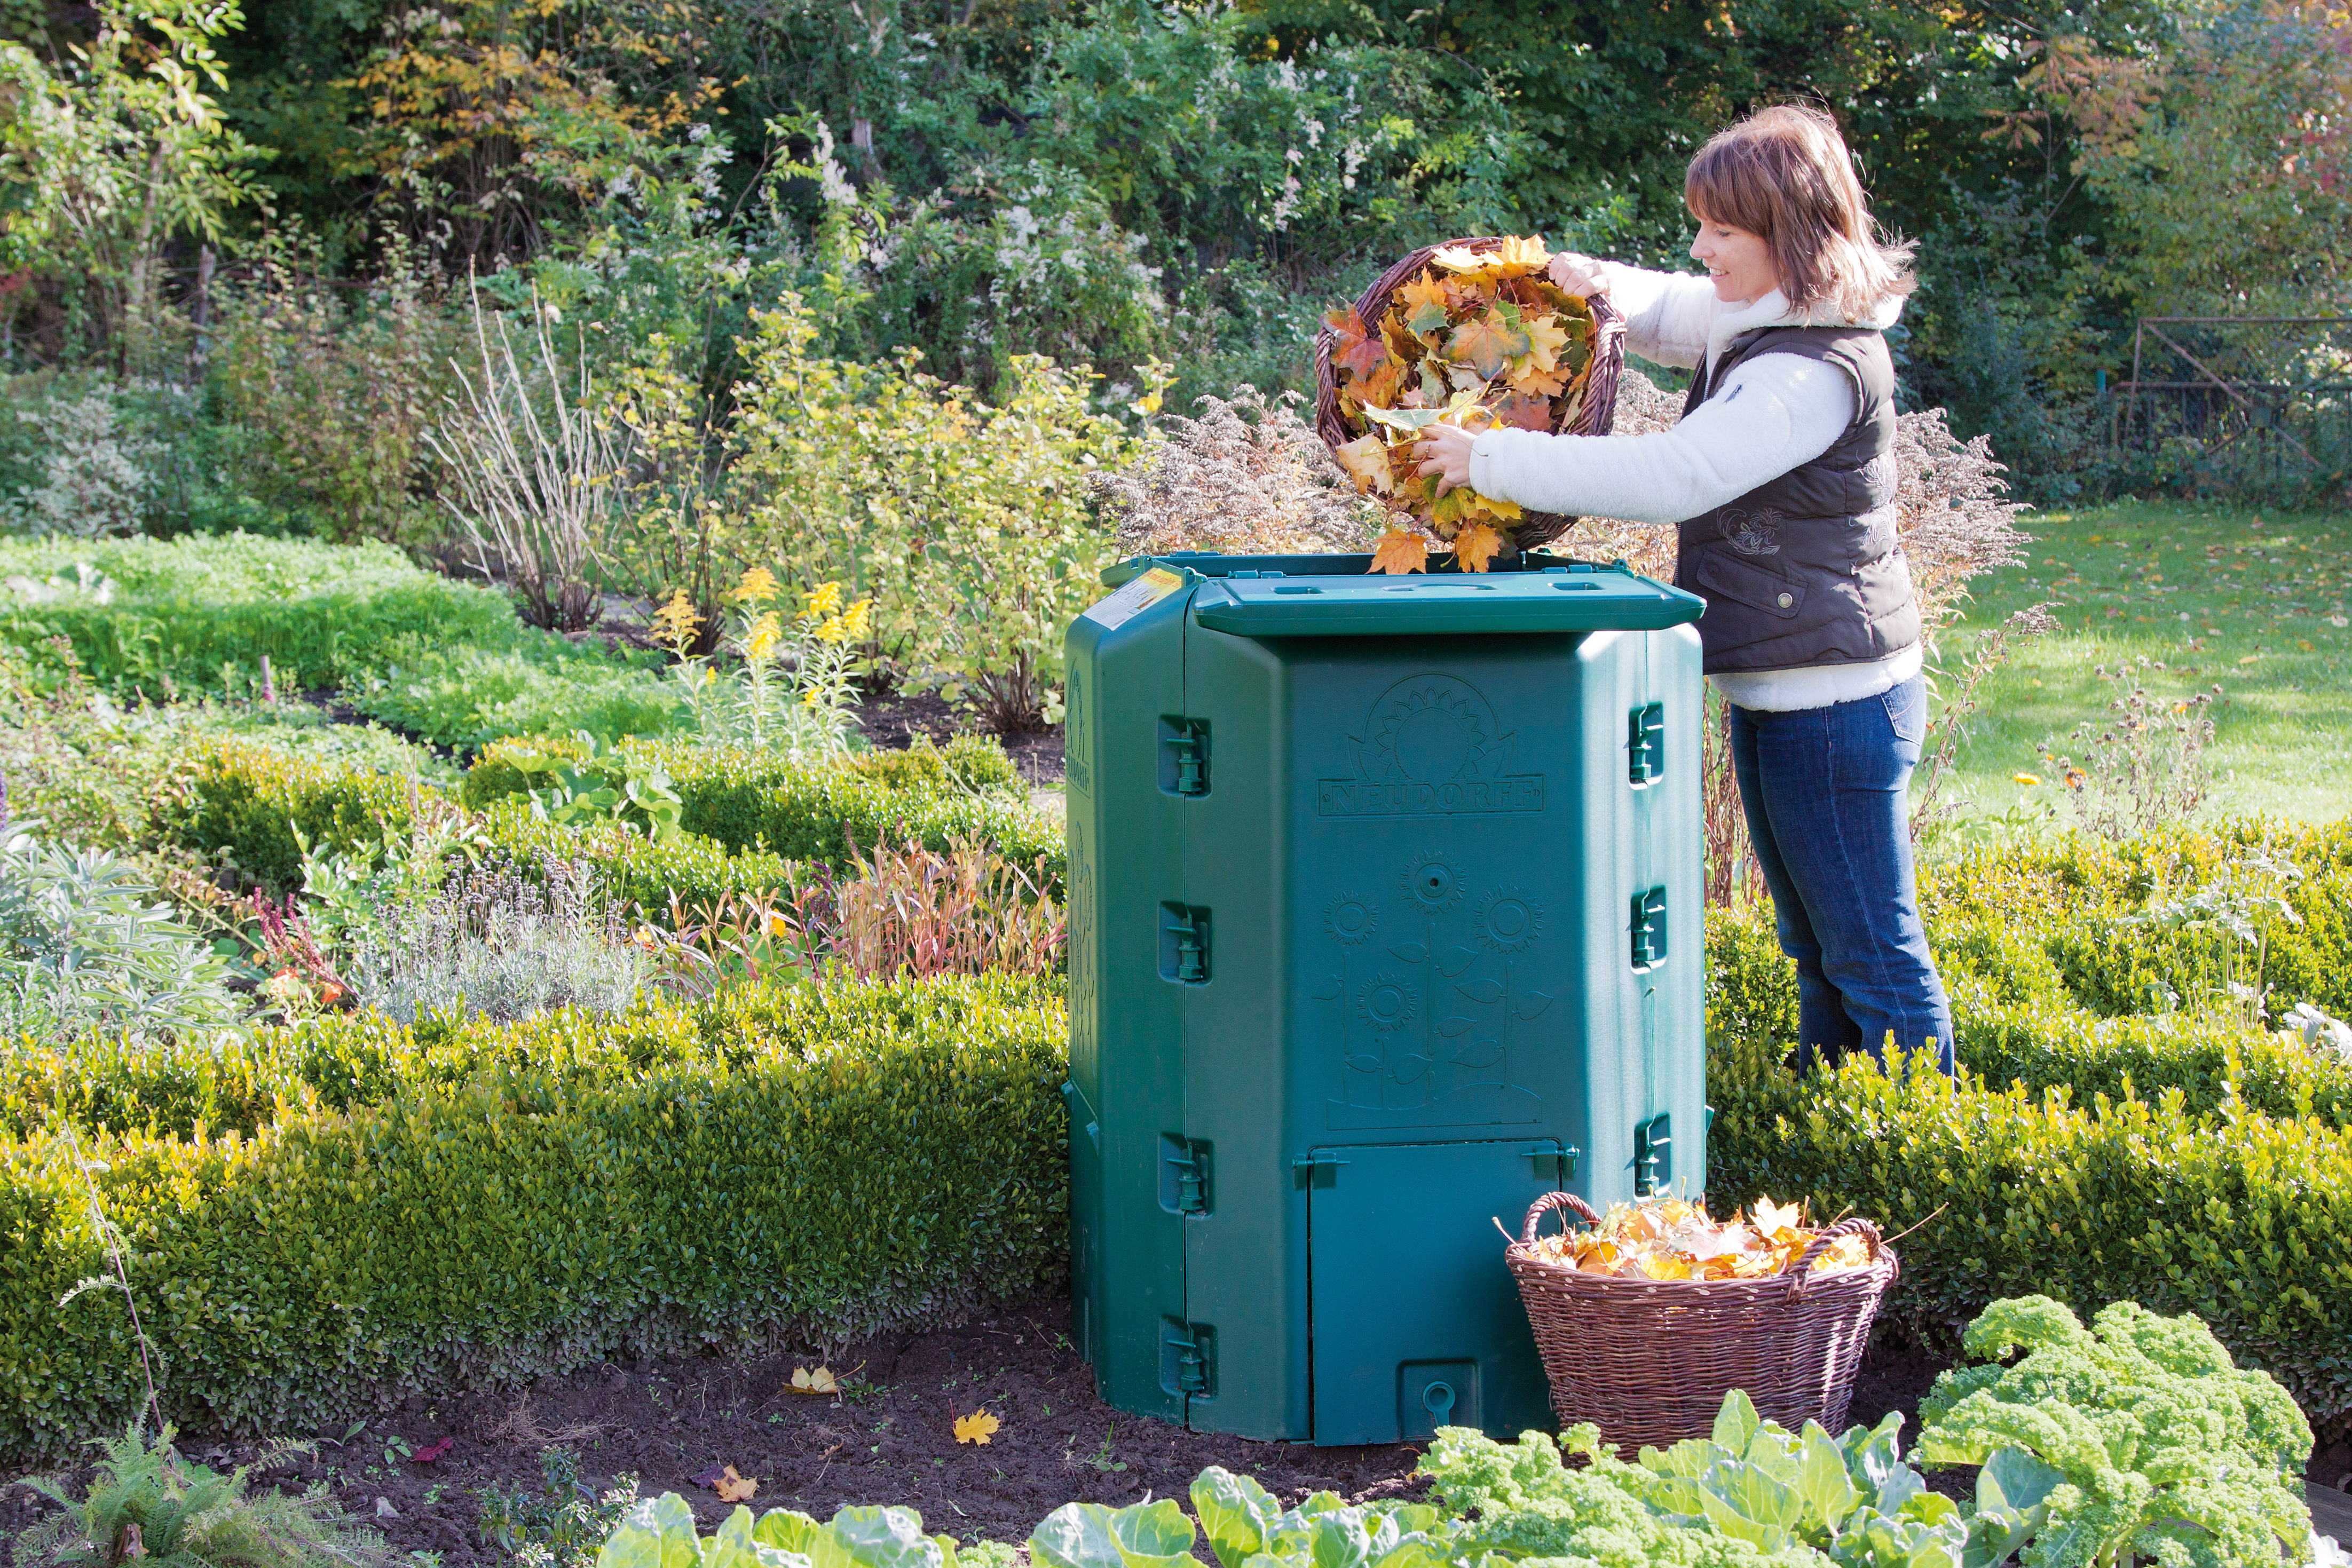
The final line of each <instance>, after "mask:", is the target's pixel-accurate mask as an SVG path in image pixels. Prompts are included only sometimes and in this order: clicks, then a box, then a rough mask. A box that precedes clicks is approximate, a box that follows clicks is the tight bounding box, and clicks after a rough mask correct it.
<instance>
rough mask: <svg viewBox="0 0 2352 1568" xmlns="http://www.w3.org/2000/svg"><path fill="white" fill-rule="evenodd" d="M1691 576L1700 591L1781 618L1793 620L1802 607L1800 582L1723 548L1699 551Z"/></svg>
mask: <svg viewBox="0 0 2352 1568" xmlns="http://www.w3.org/2000/svg"><path fill="white" fill-rule="evenodd" d="M1691 580H1692V581H1693V582H1694V583H1696V585H1697V586H1698V588H1699V590H1700V591H1702V592H1706V593H1719V594H1721V595H1722V596H1723V597H1724V598H1726V599H1731V600H1737V601H1738V602H1739V603H1742V604H1745V605H1747V606H1748V607H1749V608H1750V609H1753V610H1761V611H1762V612H1764V613H1766V614H1767V615H1778V616H1779V617H1780V618H1781V619H1782V620H1784V621H1793V620H1795V619H1796V617H1797V612H1799V611H1801V610H1802V609H1803V608H1804V607H1805V585H1804V584H1803V583H1801V582H1799V581H1797V580H1794V579H1792V578H1788V577H1783V576H1781V575H1780V573H1779V572H1777V571H1773V570H1769V569H1768V568H1766V567H1762V566H1759V565H1758V564H1757V563H1756V562H1754V561H1752V560H1748V559H1742V558H1741V557H1739V556H1736V555H1731V554H1728V553H1727V552H1725V551H1722V550H1712V549H1711V550H1706V551H1703V552H1701V553H1700V555H1699V558H1698V559H1697V560H1696V562H1694V563H1693V565H1692V569H1691Z"/></svg>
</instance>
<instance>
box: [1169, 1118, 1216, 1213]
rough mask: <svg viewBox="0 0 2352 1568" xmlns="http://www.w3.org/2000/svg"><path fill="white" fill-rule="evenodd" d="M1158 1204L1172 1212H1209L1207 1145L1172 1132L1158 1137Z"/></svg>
mask: <svg viewBox="0 0 2352 1568" xmlns="http://www.w3.org/2000/svg"><path fill="white" fill-rule="evenodd" d="M1160 1207H1162V1208H1164V1209H1166V1210H1167V1211H1168V1212H1169V1213H1171V1214H1206V1213H1208V1212H1209V1145H1207V1144H1205V1143H1199V1142H1195V1141H1194V1140H1192V1139H1191V1138H1180V1137H1178V1136H1176V1135H1175V1134H1172V1133H1163V1134H1160Z"/></svg>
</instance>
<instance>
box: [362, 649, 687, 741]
mask: <svg viewBox="0 0 2352 1568" xmlns="http://www.w3.org/2000/svg"><path fill="white" fill-rule="evenodd" d="M530 637H531V640H530V641H528V642H525V643H520V645H518V646H514V647H495V648H485V647H466V646H463V645H458V646H454V647H452V646H445V645H443V643H441V641H440V639H439V638H438V637H437V636H436V638H435V639H434V641H433V642H432V643H424V642H423V641H421V640H420V639H416V638H414V637H412V638H409V639H407V640H405V641H404V642H402V643H396V644H394V645H393V646H391V647H389V648H387V649H385V650H384V652H383V664H382V667H381V668H380V669H374V670H370V671H368V672H366V673H365V674H362V676H361V678H360V679H358V680H357V681H355V682H354V683H353V684H352V685H351V686H350V687H349V688H348V689H347V690H346V691H345V692H344V693H343V696H344V700H346V701H347V702H349V703H350V704H351V705H352V706H353V707H354V708H356V709H358V710H359V711H360V712H361V713H363V714H366V715H367V716H369V717H371V718H374V719H380V720H382V721H383V723H385V724H389V725H396V726H398V727H400V728H402V729H404V730H407V731H408V732H409V733H411V734H413V735H416V736H421V737H424V738H425V739H426V740H429V741H431V742H433V743H434V744H435V745H436V746H446V747H450V748H451V749H453V750H455V751H457V752H460V753H464V752H470V751H473V750H475V749H477V748H478V747H482V746H485V745H488V743H489V742H491V741H493V740H496V739H497V738H498V737H500V736H506V735H541V734H544V735H562V736H567V737H568V736H570V735H571V734H572V732H573V731H575V730H583V729H584V730H586V731H587V732H588V733H589V734H591V735H593V736H595V737H597V738H598V739H600V740H604V741H614V740H618V739H619V738H620V737H623V736H625V735H662V734H666V733H667V732H668V731H669V730H671V729H673V728H675V727H676V726H677V713H678V706H679V699H678V696H677V693H676V691H675V690H674V689H673V688H672V687H671V686H670V685H668V684H667V682H665V681H664V680H663V679H662V678H661V676H660V675H659V674H656V672H654V671H653V670H650V669H646V668H641V667H636V666H633V665H631V664H625V663H623V662H621V661H619V660H616V659H614V658H613V657H611V656H609V655H608V654H606V653H604V651H603V650H602V649H601V648H599V647H597V646H596V645H594V644H593V643H590V644H585V645H583V644H579V643H572V642H569V641H567V640H566V639H564V638H562V637H556V636H551V635H548V634H546V633H531V634H530Z"/></svg>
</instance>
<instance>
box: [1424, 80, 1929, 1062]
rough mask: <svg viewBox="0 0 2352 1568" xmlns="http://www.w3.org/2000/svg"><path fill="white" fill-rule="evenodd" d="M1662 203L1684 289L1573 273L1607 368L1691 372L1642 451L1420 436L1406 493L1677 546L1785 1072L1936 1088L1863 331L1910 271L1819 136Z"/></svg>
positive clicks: (1876, 420)
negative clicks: (1717, 720) (1598, 314)
mask: <svg viewBox="0 0 2352 1568" xmlns="http://www.w3.org/2000/svg"><path fill="white" fill-rule="evenodd" d="M1684 197H1685V202H1686V203H1687V204H1688V205H1689V207H1690V210H1691V214H1692V215H1693V216H1694V217H1695V218H1696V219H1697V220H1698V232H1697V235H1696V238H1695V239H1694V240H1693V241H1692V243H1691V248H1690V254H1691V256H1692V257H1693V259H1695V260H1697V261H1699V262H1702V263H1704V264H1705V265H1706V269H1707V276H1706V279H1705V280H1701V279H1699V278H1696V277H1686V276H1685V277H1676V276H1670V275H1666V274H1661V273H1651V272H1643V271H1639V270H1637V269H1635V268H1633V267H1624V266H1621V265H1618V264H1615V263H1610V262H1593V261H1589V260H1587V259H1585V258H1583V257H1580V256H1562V257H1555V258H1554V259H1553V261H1552V262H1551V264H1550V267H1549V277H1550V278H1551V280H1552V281H1553V282H1554V283H1555V284H1557V285H1558V286H1559V287H1561V288H1563V289H1566V290H1568V291H1570V292H1571V293H1578V292H1580V293H1584V294H1590V293H1592V292H1594V291H1596V290H1606V291H1608V292H1609V293H1611V294H1612V296H1613V297H1614V298H1615V299H1616V301H1617V303H1618V305H1619V307H1620V308H1622V310H1623V311H1624V313H1625V315H1626V317H1627V329H1626V348H1627V350H1629V351H1630V352H1633V353H1636V354H1640V355H1642V356H1643V357H1644V358H1646V359H1650V360H1654V361H1658V362H1660V363H1663V364H1670V365H1687V366H1690V367H1692V368H1693V370H1694V371H1696V374H1695V375H1694V377H1693V379H1692V385H1691V390H1690V394H1689V399H1688V401H1687V402H1686V403H1685V412H1684V415H1683V418H1682V421H1681V423H1678V424H1676V425H1675V426H1674V428H1673V429H1671V430H1668V431H1663V432H1659V433H1655V434H1645V435H1628V436H1573V435H1547V434H1540V433H1538V432H1535V431H1528V430H1515V429H1507V428H1497V429H1490V430H1487V431H1485V432H1483V433H1480V434H1476V435H1475V436H1474V435H1472V434H1468V433H1466V432H1463V431H1456V430H1448V429H1445V428H1444V427H1443V426H1433V427H1432V428H1431V430H1430V432H1429V435H1430V439H1428V440H1427V441H1426V442H1424V443H1423V444H1422V446H1421V447H1420V448H1419V449H1418V455H1420V456H1421V457H1422V458H1423V467H1422V469H1421V472H1422V473H1423V474H1424V475H1432V476H1437V478H1438V479H1439V481H1440V483H1441V485H1442V486H1455V485H1467V486H1470V487H1471V488H1472V489H1474V490H1475V491H1477V492H1478V493H1479V494H1480V495H1483V496H1491V497H1496V498H1498V499H1500V500H1504V501H1507V502H1516V503H1517V504H1518V505H1520V506H1523V507H1528V508H1529V509H1531V510H1537V511H1545V512H1565V513H1571V514H1587V515H1591V514H1598V515H1601V516H1604V517H1624V518H1629V519H1632V520H1634V521H1637V522H1650V523H1661V524H1663V523H1673V524H1675V526H1676V528H1677V551H1676V560H1675V585H1676V586H1677V587H1679V588H1683V589H1685V590H1687V591H1691V592H1694V593H1697V594H1701V595H1704V596H1705V597H1706V601H1707V610H1706V615H1705V616H1704V617H1703V618H1702V619H1701V620H1700V622H1699V623H1698V631H1699V636H1700V639H1701V641H1702V643H1704V644H1705V648H1706V673H1707V675H1708V678H1709V680H1710V681H1711V682H1712V683H1713V684H1714V685H1715V686H1716V688H1717V690H1718V691H1719V692H1721V693H1722V695H1724V696H1725V697H1726V698H1727V700H1728V701H1729V702H1730V704H1731V705H1732V708H1731V721H1732V723H1731V738H1732V754H1733V760H1734V764H1735V767H1736V769H1737V771H1738V779H1739V792H1740V799H1741V800H1742V802H1743V804H1744V806H1745V808H1746V810H1747V815H1748V829H1749V832H1750V835H1751V838H1752V841H1753V842H1754V845H1755V848H1756V855H1757V860H1758V862H1759V864H1760V865H1761V866H1762V868H1763V872H1764V880H1765V883H1766V885H1767V886H1768V887H1769V889H1770V890H1771V894H1772V902H1773V904H1774V905H1775V907H1776V908H1777V910H1778V911H1779V915H1780V941H1781V945H1782V946H1783V947H1785V948H1786V950H1787V951H1788V953H1789V955H1790V956H1791V957H1792V958H1794V959H1796V961H1797V966H1798V974H1799V977H1800V987H1801V997H1802V1000H1803V1007H1802V1013H1801V1021H1800V1040H1799V1045H1800V1051H1801V1057H1802V1059H1803V1060H1805V1061H1811V1057H1812V1055H1813V1053H1814V1052H1815V1051H1826V1052H1827V1053H1829V1054H1830V1055H1832V1056H1836V1055H1840V1054H1843V1052H1844V1051H1848V1050H1852V1049H1856V1048H1860V1049H1864V1050H1868V1051H1873V1052H1874V1053H1875V1052H1877V1051H1880V1050H1881V1048H1882V1046H1883V1045H1884V1043H1885V1041H1887V1040H1890V1039H1891V1040H1895V1042H1897V1043H1899V1044H1900V1045H1902V1046H1903V1047H1904V1049H1905V1050H1906V1051H1927V1052H1928V1053H1929V1054H1930V1055H1932V1056H1935V1057H1937V1058H1939V1059H1940V1060H1941V1061H1942V1062H1943V1064H1944V1067H1945V1070H1946V1071H1950V1064H1951V1035H1952V1029H1951V1013H1950V1007H1949V1005H1948V1002H1947V1001H1946V999H1945V996H1944V990H1943V986H1942V983H1941V982H1940V981H1939V980H1938V979H1937V974H1936V968H1935V964H1934V960H1933V959H1932V958H1931V957H1930V956H1928V953H1927V941H1926V937H1925V936H1924V934H1923V933H1922V931H1921V928H1920V923H1919V917H1918V913H1917V909H1916V900H1915V897H1914V893H1913V887H1912V866H1911V846H1910V832H1909V826H1908V821H1907V813H1906V794H1907V790H1908V789H1909V784H1910V779H1911V772H1912V769H1913V768H1915V767H1916V765H1917V762H1918V760H1919V747H1920V742H1921V739H1922V737H1924V735H1925V733H1926V728H1927V691H1926V687H1925V684H1924V682H1923V681H1922V679H1921V677H1920V664H1921V655H1920V630H1921V622H1920V608H1919V601H1918V596H1917V593H1916V591H1915V587H1914V584H1913V581H1912V577H1911V569H1910V564H1909V562H1908V561H1907V560H1906V559H1905V557H1904V553H1903V549H1902V547H1901V545H1900V544H1899V543H1898V541H1897V538H1896V527H1895V525H1896V518H1897V507H1896V505H1895V500H1896V496H1897V491H1898V485H1897V473H1896V465H1895V438H1896V419H1895V371H1894V363H1893V361H1892V360H1891V359H1890V357H1889V356H1888V353H1887V349H1886V341H1885V337H1884V336H1883V335H1882V334H1883V332H1884V329H1885V328H1887V327H1890V326H1892V325H1894V324H1895V320H1896V319H1898V318H1899V317H1900V316H1901V314H1902V309H1903V299H1904V297H1905V295H1906V294H1907V293H1908V292H1909V291H1910V288H1911V287H1912V280H1911V278H1910V277H1909V274H1908V272H1907V270H1906V268H1907V266H1908V263H1909V259H1910V248H1909V246H1906V245H1901V244H1895V243H1888V242H1885V241H1883V240H1881V239H1880V238H1879V236H1878V235H1877V232H1876V228H1875V225H1874V224H1873V222H1872V219H1871V216H1870V211H1869V206H1868V204H1867V202H1866V200H1865V198H1864V194H1863V190H1862V185H1861V183H1860V181H1858V180H1857V179H1856V178H1855V176H1854V172H1853V158H1852V155H1851V154H1850V153H1849V152H1847V150H1846V146H1845V143H1844V141H1843V139H1842V138H1841V137H1840V136H1839V134H1838V131H1837V127H1836V124H1835V123H1834V122H1833V121H1832V120H1830V119H1829V117H1828V116H1826V115H1824V114H1822V113H1821V112H1819V111H1817V110H1811V109H1799V108H1793V107H1782V108H1777V109H1768V110H1763V111H1762V112H1760V113H1758V114H1756V115H1754V116H1751V117H1750V118H1749V119H1748V120H1743V121H1741V122H1739V123H1738V124H1737V125H1734V126H1733V127H1731V128H1730V129H1729V130H1727V131H1723V132H1721V133H1720V134H1719V135H1717V136H1716V137H1715V138H1713V139H1712V140H1711V141H1708V142H1707V143H1706V146H1704V147H1703V148H1701V149H1700V150H1699V152H1698V155H1697V156H1696V158H1694V159H1693V160H1692V161H1691V164H1690V169H1689V172H1688V174H1687V176H1686V177H1685V183H1684Z"/></svg>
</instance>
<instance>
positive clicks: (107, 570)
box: [0, 534, 527, 697]
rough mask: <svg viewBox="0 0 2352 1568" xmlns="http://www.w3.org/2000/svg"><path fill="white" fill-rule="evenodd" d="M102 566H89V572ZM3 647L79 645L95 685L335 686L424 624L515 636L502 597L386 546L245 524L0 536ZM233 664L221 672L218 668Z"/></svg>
mask: <svg viewBox="0 0 2352 1568" xmlns="http://www.w3.org/2000/svg"><path fill="white" fill-rule="evenodd" d="M93 572H94V573H96V574H99V575H96V576H93V575H91V574H92V573H93ZM9 578H22V579H26V580H28V581H29V582H30V584H31V585H32V586H31V587H30V588H29V589H28V588H26V587H24V586H21V585H19V586H17V587H15V588H10V587H6V586H0V645H6V644H14V645H15V646H16V647H18V648H20V649H22V650H24V651H25V653H26V656H27V657H28V658H29V659H30V660H31V662H32V663H33V664H35V665H36V666H39V665H43V664H51V663H54V660H55V655H54V654H53V653H51V652H50V650H49V640H50V639H51V638H54V637H62V638H64V639H66V640H67V641H68V643H71V644H72V646H73V650H74V653H75V655H76V656H77V657H78V658H79V660H80V661H81V664H82V666H83V668H84V669H86V670H87V671H89V674H91V675H92V676H93V677H94V678H95V679H97V680H98V681H99V682H100V684H101V685H107V686H110V687H111V688H114V689H116V690H134V689H135V690H139V691H143V692H145V693H146V694H147V695H150V696H155V697H160V696H162V695H163V694H164V690H165V687H166V684H167V683H169V684H171V685H177V686H180V687H183V688H190V689H197V690H207V691H213V690H219V689H221V688H222V687H223V686H224V685H240V686H241V684H242V683H244V682H246V681H248V680H249V681H253V682H258V680H259V678H260V660H261V655H263V654H264V653H267V654H268V655H269V660H270V664H271V665H272V667H273V669H274V671H275V673H276V675H277V680H278V687H279V689H280V690H283V691H300V690H305V689H308V688H311V687H318V686H340V685H345V684H346V683H348V682H350V681H352V680H353V679H354V678H355V677H357V676H358V675H360V674H362V673H364V672H367V671H370V670H373V669H375V668H377V667H379V666H380V665H381V664H382V663H383V658H384V656H385V653H386V651H387V650H388V649H389V648H391V647H392V646H393V645H394V644H395V643H400V642H401V641H402V640H404V639H406V638H409V637H411V636H413V635H414V634H415V632H416V631H417V629H418V628H420V627H431V628H432V629H433V636H434V638H435V640H436V642H439V643H445V644H446V643H490V644H494V645H498V646H507V645H510V644H513V643H516V642H518V641H519V640H520V639H522V638H523V637H524V636H525V635H526V631H527V629H526V628H524V627H523V626H522V624H521V623H520V622H519V621H518V620H517V619H516V618H515V613H514V607H513V605H512V604H511V603H510V602H509V601H508V599H507V597H506V595H504V594H502V593H499V592H495V591H491V590H489V589H485V588H476V587H473V586H470V585H468V584H466V583H462V582H456V581H452V580H450V579H448V578H446V577H442V576H440V575H439V574H437V573H435V572H430V571H425V570H421V569H419V568H417V567H416V566H415V565H413V564H411V563H410V561H409V560H408V559H407V558H406V557H405V556H403V555H402V554H401V553H400V552H399V551H397V550H395V549H392V548H391V547H390V546H387V545H381V544H367V545H359V546H351V545H328V544H321V543H319V542H317V541H314V540H310V539H262V538H253V537H251V536H249V535H246V534H231V535H226V536H216V537H208V538H177V539H152V538H132V539H82V540H69V539H13V540H0V580H5V579H9ZM225 667H226V670H227V671H228V672H229V674H228V677H227V679H226V680H225V679H224V674H223V671H224V668H225Z"/></svg>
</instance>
